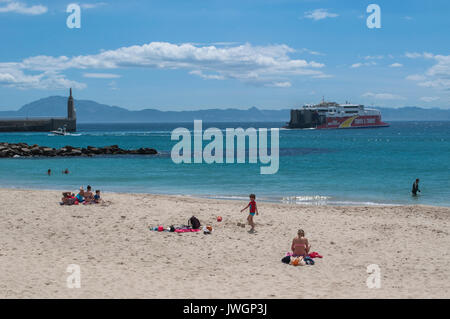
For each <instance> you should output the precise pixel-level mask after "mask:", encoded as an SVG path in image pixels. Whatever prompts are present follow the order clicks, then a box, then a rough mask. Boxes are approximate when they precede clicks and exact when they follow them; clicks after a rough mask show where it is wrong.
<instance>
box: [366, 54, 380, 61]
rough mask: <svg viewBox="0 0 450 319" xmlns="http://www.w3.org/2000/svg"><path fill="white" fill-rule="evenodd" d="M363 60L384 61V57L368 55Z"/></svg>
mask: <svg viewBox="0 0 450 319" xmlns="http://www.w3.org/2000/svg"><path fill="white" fill-rule="evenodd" d="M364 59H365V60H381V59H384V55H368V56H366V57H364Z"/></svg>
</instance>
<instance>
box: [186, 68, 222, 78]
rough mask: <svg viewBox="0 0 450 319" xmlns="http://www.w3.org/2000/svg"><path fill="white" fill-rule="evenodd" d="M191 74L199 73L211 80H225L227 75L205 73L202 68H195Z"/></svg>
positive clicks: (200, 75)
mask: <svg viewBox="0 0 450 319" xmlns="http://www.w3.org/2000/svg"><path fill="white" fill-rule="evenodd" d="M189 74H194V75H198V76H199V77H202V78H204V79H209V80H224V79H225V77H224V76H222V75H217V74H204V73H203V72H202V71H200V70H194V71H191V72H189Z"/></svg>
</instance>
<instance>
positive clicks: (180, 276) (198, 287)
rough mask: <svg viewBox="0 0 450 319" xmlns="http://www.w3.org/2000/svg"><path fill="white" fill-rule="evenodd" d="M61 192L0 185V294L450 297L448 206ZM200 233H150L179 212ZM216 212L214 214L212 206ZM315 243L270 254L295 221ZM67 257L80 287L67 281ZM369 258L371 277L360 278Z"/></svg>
mask: <svg viewBox="0 0 450 319" xmlns="http://www.w3.org/2000/svg"><path fill="white" fill-rule="evenodd" d="M60 197H61V192H58V191H30V190H12V189H0V202H1V206H0V216H1V218H0V298H450V279H449V277H450V253H449V252H450V236H449V231H450V227H449V226H450V224H449V221H450V208H439V207H429V206H398V207H326V206H298V205H287V204H274V203H263V202H259V203H258V208H259V211H260V215H259V216H256V218H255V220H256V224H257V232H256V233H255V234H249V233H248V230H249V226H248V225H247V226H246V228H245V229H244V228H241V227H238V226H236V224H237V223H238V222H244V221H245V219H246V217H247V213H240V209H241V208H243V207H245V205H246V204H247V201H242V202H240V201H224V200H214V199H202V198H192V197H182V196H160V195H145V194H113V193H106V194H103V198H104V199H105V200H106V201H107V204H106V205H89V206H84V205H80V206H60V205H59V203H58V202H59V200H60ZM192 215H195V216H197V217H198V218H199V219H200V221H201V222H202V224H211V225H212V226H213V227H214V232H213V234H212V235H204V234H203V233H185V234H175V233H166V232H163V233H158V232H154V231H149V226H158V225H160V224H161V225H164V226H170V225H171V224H175V225H176V224H186V223H187V220H188V218H189V217H191V216H192ZM218 215H220V216H222V217H223V221H222V222H221V223H219V222H217V221H216V216H218ZM298 228H303V229H304V230H305V232H306V236H307V237H308V238H309V241H310V243H311V244H312V250H313V251H317V252H319V253H320V254H321V255H323V257H324V258H323V259H316V264H315V265H314V266H304V267H294V266H289V265H285V264H283V263H281V258H282V257H283V256H285V254H286V252H288V251H289V249H290V244H291V241H292V238H293V237H294V236H295V235H296V232H297V229H298ZM70 264H76V265H79V266H80V270H81V288H72V289H69V288H67V283H66V280H67V277H68V276H69V275H70V273H68V272H66V270H67V267H68V266H69V265H70ZM370 264H377V265H379V267H380V271H381V288H379V289H376V288H375V289H369V288H368V287H367V285H366V280H367V278H368V276H369V274H368V273H367V266H368V265H370Z"/></svg>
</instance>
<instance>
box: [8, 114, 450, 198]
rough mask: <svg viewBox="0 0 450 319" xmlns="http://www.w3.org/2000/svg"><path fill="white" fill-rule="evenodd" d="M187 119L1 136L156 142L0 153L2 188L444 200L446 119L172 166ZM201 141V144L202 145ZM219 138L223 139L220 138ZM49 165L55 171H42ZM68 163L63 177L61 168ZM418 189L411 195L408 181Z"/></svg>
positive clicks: (328, 134) (337, 133) (449, 173)
mask: <svg viewBox="0 0 450 319" xmlns="http://www.w3.org/2000/svg"><path fill="white" fill-rule="evenodd" d="M282 124H283V123H239V124H236V123H210V124H206V123H203V129H206V128H208V127H217V128H219V129H225V128H236V127H243V128H247V127H255V128H259V127H267V128H270V127H281V126H282ZM180 126H183V127H186V128H189V129H192V126H193V123H186V124H107V125H106V124H99V125H94V124H84V125H83V124H79V125H78V132H77V133H78V134H77V136H48V134H47V133H0V141H2V142H26V143H28V144H39V145H47V146H50V147H61V146H65V145H73V146H80V147H85V146H88V145H93V146H105V145H112V144H118V145H119V146H120V147H122V148H139V147H154V148H156V149H157V150H158V151H160V152H161V154H160V155H158V156H116V157H96V158H35V159H27V158H17V159H0V187H20V188H42V189H58V190H66V189H67V190H73V191H75V190H76V189H78V188H79V186H81V185H84V186H86V185H87V184H90V185H92V186H93V187H94V188H96V189H97V188H100V189H102V190H103V191H106V192H108V191H120V192H142V193H163V194H189V195H196V196H208V197H219V198H238V199H239V198H245V199H246V198H247V195H248V194H249V193H251V192H252V193H256V195H257V199H259V200H262V199H263V200H271V201H285V202H292V203H304V204H312V205H321V204H327V205H336V204H346V205H352V204H372V205H377V204H429V205H440V206H450V170H449V168H450V122H394V123H391V127H389V128H380V129H357V130H319V131H316V130H299V131H288V130H281V131H280V167H279V171H278V173H277V174H275V175H261V174H260V166H261V164H260V163H258V164H248V163H247V164H178V165H177V164H174V163H173V162H172V160H171V158H170V150H171V149H172V147H173V145H175V143H176V142H177V141H172V140H171V139H170V135H171V132H172V130H173V129H174V128H176V127H180ZM206 144H207V142H204V145H206ZM224 144H225V143H224ZM49 168H51V169H52V171H53V174H52V176H50V177H49V176H47V175H46V172H47V169H49ZM65 168H68V169H69V170H70V172H71V173H70V174H69V175H63V174H62V173H61V171H62V170H63V169H65ZM416 177H418V178H420V180H421V190H422V193H421V195H420V196H418V197H417V198H412V196H411V194H410V190H411V185H412V183H413V181H414V179H415V178H416Z"/></svg>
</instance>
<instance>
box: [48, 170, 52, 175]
mask: <svg viewBox="0 0 450 319" xmlns="http://www.w3.org/2000/svg"><path fill="white" fill-rule="evenodd" d="M47 175H48V176H50V175H52V170H51V169H50V168H49V169H48V170H47Z"/></svg>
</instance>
